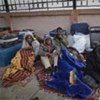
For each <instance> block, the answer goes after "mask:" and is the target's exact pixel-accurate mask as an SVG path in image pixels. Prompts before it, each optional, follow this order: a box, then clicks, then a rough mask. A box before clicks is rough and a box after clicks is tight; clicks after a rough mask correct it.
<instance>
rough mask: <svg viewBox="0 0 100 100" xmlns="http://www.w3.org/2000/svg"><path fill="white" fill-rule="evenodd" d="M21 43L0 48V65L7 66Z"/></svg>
mask: <svg viewBox="0 0 100 100" xmlns="http://www.w3.org/2000/svg"><path fill="white" fill-rule="evenodd" d="M21 45H22V43H19V44H16V45H14V46H11V47H8V48H0V67H5V66H8V65H9V64H10V62H11V59H12V58H13V57H14V56H15V54H16V52H17V51H18V50H19V49H20V48H21Z"/></svg>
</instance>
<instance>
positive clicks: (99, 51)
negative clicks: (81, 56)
mask: <svg viewBox="0 0 100 100" xmlns="http://www.w3.org/2000/svg"><path fill="white" fill-rule="evenodd" d="M85 73H86V74H87V75H90V76H91V77H92V78H94V79H95V81H96V83H97V84H99V85H100V45H98V46H96V47H95V48H94V50H93V51H92V52H89V53H88V56H87V67H86V69H85ZM99 87H100V86H99Z"/></svg>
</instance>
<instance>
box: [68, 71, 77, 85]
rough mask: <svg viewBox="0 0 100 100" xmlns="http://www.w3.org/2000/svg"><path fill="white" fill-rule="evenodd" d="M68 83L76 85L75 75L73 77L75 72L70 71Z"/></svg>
mask: <svg viewBox="0 0 100 100" xmlns="http://www.w3.org/2000/svg"><path fill="white" fill-rule="evenodd" d="M69 82H70V84H75V83H76V75H75V72H74V71H73V70H72V71H70V77H69Z"/></svg>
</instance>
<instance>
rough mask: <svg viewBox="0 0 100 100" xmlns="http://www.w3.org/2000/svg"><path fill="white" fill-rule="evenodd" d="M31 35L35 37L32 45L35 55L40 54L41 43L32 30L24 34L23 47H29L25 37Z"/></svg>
mask: <svg viewBox="0 0 100 100" xmlns="http://www.w3.org/2000/svg"><path fill="white" fill-rule="evenodd" d="M28 35H30V36H32V38H33V42H32V47H33V50H34V53H35V56H37V55H38V53H39V47H40V43H39V42H38V41H37V39H36V38H35V37H34V36H33V34H32V33H31V32H27V33H26V34H25V36H24V40H23V44H22V48H27V47H29V44H28V43H27V41H26V40H25V38H26V37H27V36H28Z"/></svg>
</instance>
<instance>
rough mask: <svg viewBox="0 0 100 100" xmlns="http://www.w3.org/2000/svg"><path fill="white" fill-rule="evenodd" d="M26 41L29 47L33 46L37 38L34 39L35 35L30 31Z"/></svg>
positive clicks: (26, 35)
mask: <svg viewBox="0 0 100 100" xmlns="http://www.w3.org/2000/svg"><path fill="white" fill-rule="evenodd" d="M24 39H25V41H26V42H27V43H28V44H29V45H31V44H32V42H33V41H34V39H35V37H34V35H33V34H32V33H31V32H30V31H28V32H27V33H26V34H25V37H24Z"/></svg>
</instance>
